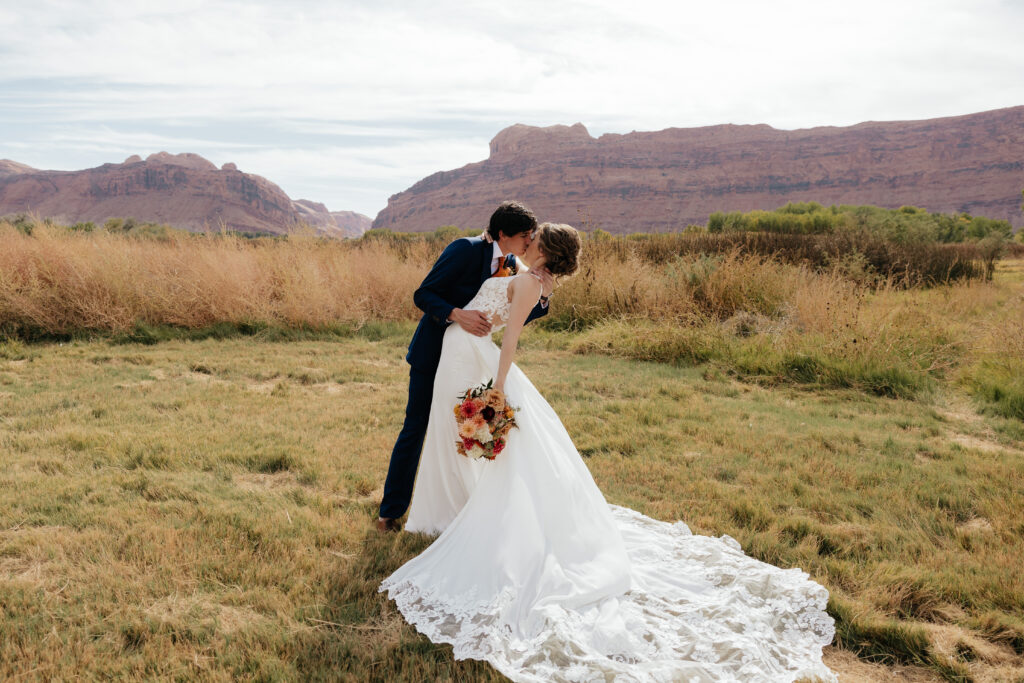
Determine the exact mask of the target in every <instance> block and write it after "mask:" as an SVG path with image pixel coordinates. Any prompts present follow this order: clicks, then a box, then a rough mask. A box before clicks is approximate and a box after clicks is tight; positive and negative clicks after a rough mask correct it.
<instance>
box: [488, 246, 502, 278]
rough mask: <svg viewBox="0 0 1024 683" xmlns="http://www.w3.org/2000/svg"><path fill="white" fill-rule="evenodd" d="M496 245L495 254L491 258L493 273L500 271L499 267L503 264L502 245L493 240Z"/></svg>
mask: <svg viewBox="0 0 1024 683" xmlns="http://www.w3.org/2000/svg"><path fill="white" fill-rule="evenodd" d="M491 244H493V245H494V252H493V253H494V256H493V257H492V258H491V275H494V274H495V273H497V272H498V268H499V267H500V266H501V259H502V257H503V256H505V255H504V254H502V253H501V247H499V246H498V243H497V242H492V243H491Z"/></svg>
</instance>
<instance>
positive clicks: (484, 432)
mask: <svg viewBox="0 0 1024 683" xmlns="http://www.w3.org/2000/svg"><path fill="white" fill-rule="evenodd" d="M473 438H474V439H476V440H477V441H479V442H480V443H490V441H491V440H492V439H493V438H494V437H493V436H491V429H490V427H488V426H487V425H484V426H483V427H481V428H480V429H478V430H476V434H474V435H473Z"/></svg>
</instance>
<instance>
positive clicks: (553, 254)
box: [537, 223, 583, 275]
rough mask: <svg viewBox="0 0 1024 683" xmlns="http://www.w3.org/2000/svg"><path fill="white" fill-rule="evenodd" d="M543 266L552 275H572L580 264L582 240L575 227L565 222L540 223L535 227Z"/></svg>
mask: <svg viewBox="0 0 1024 683" xmlns="http://www.w3.org/2000/svg"><path fill="white" fill-rule="evenodd" d="M537 239H538V240H540V251H541V253H542V254H544V267H545V268H547V270H548V272H549V273H551V274H552V275H572V274H573V273H575V272H576V269H577V268H578V267H579V265H580V249H581V248H582V246H583V241H582V240H581V239H580V234H579V233H578V232H576V228H574V227H572V226H571V225H566V224H565V223H541V224H540V227H539V228H537Z"/></svg>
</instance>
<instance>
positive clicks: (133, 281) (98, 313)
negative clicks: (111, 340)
mask: <svg viewBox="0 0 1024 683" xmlns="http://www.w3.org/2000/svg"><path fill="white" fill-rule="evenodd" d="M0 241H2V243H3V244H4V249H3V251H0V327H6V328H8V329H9V330H15V331H19V330H22V331H28V332H35V333H42V334H51V335H60V334H69V333H75V332H80V331H83V330H95V331H114V332H116V331H124V330H128V329H131V328H132V327H133V326H134V325H135V324H136V323H145V324H150V325H173V326H180V327H186V328H201V327H205V326H209V325H213V324H217V323H225V322H226V323H236V324H237V323H252V322H262V323H267V324H276V325H284V326H310V327H323V326H328V325H333V324H337V323H355V324H360V323H364V322H366V321H368V320H378V321H379V320H407V319H410V318H412V317H413V316H415V314H416V309H415V307H414V306H413V304H412V301H411V300H410V297H409V292H411V291H412V290H413V289H414V288H415V287H416V285H418V284H419V281H420V280H421V279H422V277H423V274H424V272H425V268H426V267H429V264H430V262H431V260H432V259H433V255H432V254H429V253H427V252H428V247H427V246H426V245H414V246H413V247H412V248H413V250H414V252H415V253H413V254H412V255H411V256H410V258H408V259H406V260H404V261H403V260H399V259H397V258H394V256H393V255H392V254H390V253H388V252H387V248H386V247H385V246H383V245H379V246H375V245H369V246H367V247H366V248H351V247H350V246H348V245H346V244H344V243H339V242H332V241H326V240H317V239H314V238H301V237H300V238H294V239H289V240H282V241H269V240H256V241H253V240H246V239H243V238H240V237H233V236H220V235H214V236H209V237H205V238H204V237H202V236H193V235H181V236H171V237H169V238H167V239H164V240H152V239H136V238H131V237H126V236H123V235H115V234H110V233H107V232H105V231H97V232H91V233H69V232H67V231H66V230H64V229H61V228H51V227H47V226H45V225H40V226H38V227H37V228H36V229H35V230H34V231H33V233H32V235H30V236H29V235H25V234H23V233H21V232H19V231H18V230H16V229H15V228H14V227H12V226H10V225H8V224H4V223H0Z"/></svg>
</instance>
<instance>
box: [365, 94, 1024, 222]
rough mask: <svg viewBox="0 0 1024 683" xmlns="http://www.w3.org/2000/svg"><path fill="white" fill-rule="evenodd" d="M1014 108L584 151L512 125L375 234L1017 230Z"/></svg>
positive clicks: (643, 137)
mask: <svg viewBox="0 0 1024 683" xmlns="http://www.w3.org/2000/svg"><path fill="white" fill-rule="evenodd" d="M1022 188H1024V106H1021V107H1012V108H1009V109H999V110H995V111H989V112H983V113H979V114H970V115H967V116H955V117H949V118H941V119H929V120H923V121H889V122H874V121H871V122H866V123H860V124H857V125H855V126H849V127H842V128H840V127H831V126H826V127H820V128H809V129H803V130H791V131H786V130H777V129H775V128H772V127H771V126H767V125H763V124H761V125H749V126H748V125H744V126H739V125H720V126H708V127H703V128H670V129H667V130H663V131H658V132H639V133H638V132H633V133H629V134H626V135H617V134H608V135H602V136H601V137H599V138H596V139H595V138H594V137H592V136H591V135H590V134H589V133H588V132H587V130H586V128H585V127H584V126H583V125H582V124H579V123H577V124H576V125H573V126H551V127H547V128H536V127H532V126H524V125H518V124H517V125H514V126H511V127H509V128H506V129H505V130H503V131H501V132H500V133H498V134H497V135H496V136H495V138H494V139H493V140H492V141H491V147H490V156H489V157H488V159H486V160H485V161H481V162H479V163H474V164H469V165H467V166H463V167H462V168H460V169H457V170H454V171H442V172H440V173H435V174H433V175H431V176H428V177H427V178H424V179H423V180H421V181H419V182H418V183H416V184H415V185H413V186H412V187H410V188H409V189H408V190H405V191H404V192H400V193H399V194H396V195H394V196H392V197H391V198H390V200H389V201H388V205H387V208H385V209H384V210H383V211H381V212H380V213H379V214H378V215H377V218H376V220H375V221H374V222H373V227H374V228H390V229H392V230H401V231H425V230H434V229H436V228H437V227H439V226H442V225H457V226H459V227H462V228H475V227H481V228H482V227H483V226H484V225H486V222H487V219H488V217H489V216H490V213H491V211H493V209H494V207H495V206H496V205H497V204H498V203H499V202H500V201H502V200H504V199H518V200H521V201H523V202H525V203H526V204H527V205H528V206H530V207H531V208H532V209H533V210H534V211H535V212H536V213H537V215H538V217H539V218H541V219H542V220H552V221H559V222H566V223H571V224H574V225H582V226H583V227H588V228H601V229H604V230H607V231H609V232H613V233H625V232H660V231H670V230H679V229H682V228H684V227H686V225H688V224H691V223H696V224H704V223H705V222H706V221H707V218H708V215H709V214H710V213H712V212H714V211H749V210H752V209H774V208H777V207H779V206H782V205H784V204H786V203H787V202H796V201H816V202H820V203H822V204H825V205H829V204H874V205H877V206H883V207H890V208H896V207H899V206H902V205H906V204H912V205H914V206H920V207H924V208H926V209H928V210H930V211H943V212H950V211H964V212H967V213H971V214H975V215H983V216H988V217H990V218H1001V219H1005V220H1009V221H1011V222H1012V223H1013V224H1014V225H1021V224H1022V223H1024V217H1022V215H1021V209H1020V203H1021V199H1020V197H1021V195H1020V193H1021V189H1022Z"/></svg>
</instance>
